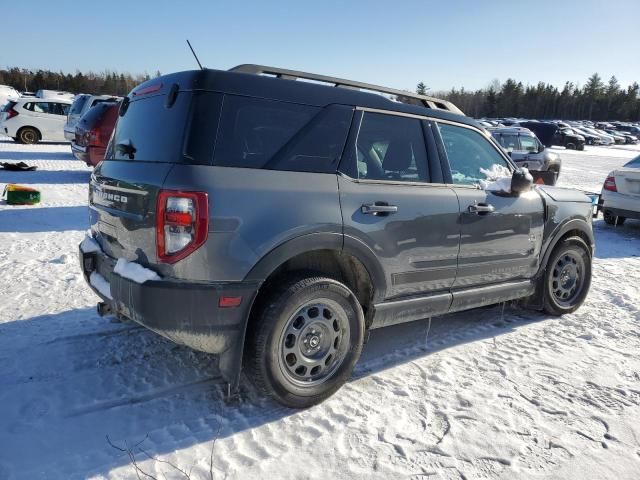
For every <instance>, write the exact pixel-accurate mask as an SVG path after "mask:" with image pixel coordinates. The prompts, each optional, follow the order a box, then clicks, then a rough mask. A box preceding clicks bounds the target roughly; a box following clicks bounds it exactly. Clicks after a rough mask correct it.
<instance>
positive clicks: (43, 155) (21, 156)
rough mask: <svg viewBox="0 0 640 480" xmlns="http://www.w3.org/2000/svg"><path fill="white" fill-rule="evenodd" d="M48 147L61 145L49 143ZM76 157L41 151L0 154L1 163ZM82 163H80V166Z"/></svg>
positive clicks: (64, 153) (68, 153) (69, 154)
mask: <svg viewBox="0 0 640 480" xmlns="http://www.w3.org/2000/svg"><path fill="white" fill-rule="evenodd" d="M46 145H60V144H57V143H47V144H46ZM24 146H25V147H29V145H24ZM73 159H74V156H73V154H72V153H71V151H69V152H43V151H41V150H33V151H32V152H24V151H23V152H12V151H6V150H5V151H1V152H0V162H2V161H6V160H19V161H23V162H24V161H29V160H32V161H33V160H73ZM80 163H81V162H80V161H78V164H80Z"/></svg>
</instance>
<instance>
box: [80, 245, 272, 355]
mask: <svg viewBox="0 0 640 480" xmlns="http://www.w3.org/2000/svg"><path fill="white" fill-rule="evenodd" d="M85 240H86V239H85ZM94 243H95V241H94ZM92 245H93V244H92V243H91V242H86V243H85V241H83V243H82V244H81V245H80V248H79V254H80V265H81V268H82V271H83V273H84V276H85V279H86V280H87V282H88V283H89V285H90V286H91V287H92V289H93V290H94V292H96V293H97V294H98V295H99V296H100V297H101V298H102V299H103V300H104V301H105V302H107V303H109V305H110V306H111V308H112V309H113V311H114V312H117V313H118V314H120V315H123V316H125V317H127V318H130V319H131V320H134V321H135V322H137V323H139V324H141V325H143V326H145V327H147V328H149V329H150V330H153V331H154V332H156V333H159V334H160V335H163V336H164V337H166V338H169V339H170V340H173V341H174V342H176V343H179V344H183V345H187V346H189V347H191V348H193V349H195V350H200V351H203V352H207V353H223V352H226V351H229V350H234V349H235V348H237V345H238V344H240V347H241V345H242V343H243V339H244V331H245V327H246V323H247V318H248V315H249V311H250V308H251V305H252V302H253V298H254V296H255V294H256V292H257V289H258V286H259V285H258V283H255V282H233V283H202V282H187V281H184V280H174V279H167V278H160V277H159V276H158V275H157V274H156V273H155V272H152V271H151V270H149V269H146V268H144V267H142V266H141V265H138V264H136V263H132V262H126V261H125V260H123V259H120V260H118V261H117V262H116V260H114V259H112V258H111V257H109V256H107V255H105V254H104V253H103V252H102V251H101V250H100V249H99V248H98V250H95V249H94V248H91V247H92ZM83 246H84V247H87V248H83ZM149 272H151V273H149ZM96 279H98V280H97V281H96ZM100 279H101V280H100ZM106 293H108V294H109V295H107V294H106ZM223 296H230V297H242V301H241V303H240V305H239V306H238V307H234V308H221V307H220V306H219V300H220V297H223ZM240 350H241V349H240Z"/></svg>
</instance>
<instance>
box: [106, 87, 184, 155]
mask: <svg viewBox="0 0 640 480" xmlns="http://www.w3.org/2000/svg"><path fill="white" fill-rule="evenodd" d="M165 98H166V95H148V96H142V97H140V98H136V97H134V99H133V100H131V101H130V102H129V103H128V106H127V108H126V109H124V115H123V116H121V117H119V118H118V123H117V125H116V129H115V132H114V136H113V145H112V149H110V150H109V152H110V157H109V159H113V160H135V161H142V162H161V163H182V162H183V161H184V160H183V154H182V150H183V148H182V146H183V138H184V132H185V127H186V122H187V117H188V114H189V105H190V102H191V93H190V92H179V93H178V95H177V97H176V100H175V102H174V103H173V104H172V105H171V107H170V108H166V107H165ZM121 108H122V107H121Z"/></svg>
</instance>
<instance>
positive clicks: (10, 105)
mask: <svg viewBox="0 0 640 480" xmlns="http://www.w3.org/2000/svg"><path fill="white" fill-rule="evenodd" d="M16 103H17V102H14V101H12V100H9V101H8V102H7V103H5V104H4V105H3V106H2V108H1V109H0V112H8V111H9V110H11V109H12V108H13V107H14V106H15V105H16Z"/></svg>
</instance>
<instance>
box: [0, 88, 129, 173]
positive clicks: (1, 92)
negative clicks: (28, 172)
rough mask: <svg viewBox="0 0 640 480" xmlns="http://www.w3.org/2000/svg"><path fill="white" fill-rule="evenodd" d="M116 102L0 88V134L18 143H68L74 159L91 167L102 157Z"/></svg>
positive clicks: (117, 99) (109, 98) (100, 97)
mask: <svg viewBox="0 0 640 480" xmlns="http://www.w3.org/2000/svg"><path fill="white" fill-rule="evenodd" d="M25 93H27V95H25ZM3 99H6V101H3ZM120 100H121V97H115V96H112V95H90V94H79V95H75V96H73V94H70V93H68V92H60V91H56V90H38V91H37V92H36V93H35V94H30V93H29V92H23V93H22V94H20V93H19V92H18V91H17V90H15V89H14V88H12V87H7V86H4V85H2V86H0V102H2V107H1V108H0V132H1V133H4V134H5V135H7V136H9V137H11V138H13V140H14V141H16V142H18V143H37V142H40V141H45V142H65V141H68V142H71V151H72V152H73V154H74V156H75V157H76V158H77V159H78V160H81V161H83V162H85V163H87V165H92V166H95V165H97V163H98V162H100V160H102V158H103V157H104V151H105V149H106V146H107V143H108V141H109V138H110V136H111V132H113V128H114V127H115V123H116V120H117V110H118V106H119V104H120ZM97 107H100V108H97ZM96 108H97V110H96Z"/></svg>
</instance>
